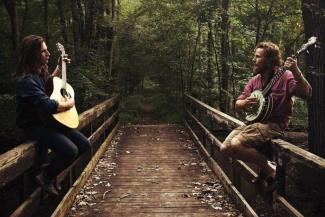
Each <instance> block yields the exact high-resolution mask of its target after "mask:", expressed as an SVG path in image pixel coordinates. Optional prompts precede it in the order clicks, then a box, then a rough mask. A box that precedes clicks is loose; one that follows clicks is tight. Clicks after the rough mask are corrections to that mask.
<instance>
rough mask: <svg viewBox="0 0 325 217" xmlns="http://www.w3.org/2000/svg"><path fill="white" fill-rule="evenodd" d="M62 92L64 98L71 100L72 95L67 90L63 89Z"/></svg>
mask: <svg viewBox="0 0 325 217" xmlns="http://www.w3.org/2000/svg"><path fill="white" fill-rule="evenodd" d="M60 92H61V95H62V96H63V97H66V98H71V95H70V93H69V92H68V91H67V90H66V89H64V88H62V89H61V91H60Z"/></svg>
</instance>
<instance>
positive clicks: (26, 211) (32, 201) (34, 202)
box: [10, 187, 42, 217]
mask: <svg viewBox="0 0 325 217" xmlns="http://www.w3.org/2000/svg"><path fill="white" fill-rule="evenodd" d="M41 192H42V190H41V188H40V187H38V188H37V189H36V190H35V191H34V192H33V193H32V194H31V195H30V196H29V197H28V198H27V199H26V200H25V201H24V203H22V204H21V205H20V206H19V207H18V209H16V210H15V211H14V212H13V213H12V214H11V215H10V217H30V216H33V214H34V212H35V210H36V209H37V207H38V206H39V204H40V201H41V195H42V194H41Z"/></svg>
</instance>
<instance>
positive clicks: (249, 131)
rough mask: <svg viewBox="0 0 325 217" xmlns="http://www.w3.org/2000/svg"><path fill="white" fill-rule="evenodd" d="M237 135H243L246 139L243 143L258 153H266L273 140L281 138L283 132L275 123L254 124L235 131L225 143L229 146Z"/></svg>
mask: <svg viewBox="0 0 325 217" xmlns="http://www.w3.org/2000/svg"><path fill="white" fill-rule="evenodd" d="M237 135H241V136H242V137H243V138H244V141H243V143H244V144H245V145H247V146H251V147H253V148H255V149H256V150H257V151H259V152H262V153H265V149H266V148H267V146H268V145H269V144H270V141H271V140H272V139H276V138H281V137H282V136H283V132H282V130H281V128H280V127H279V125H278V124H276V123H273V122H269V123H253V124H249V125H246V126H240V127H237V128H236V129H234V130H233V131H232V132H231V133H230V134H229V135H228V136H227V138H226V139H225V141H224V143H225V144H226V145H228V144H229V143H230V141H231V140H232V139H233V138H234V137H236V136H237Z"/></svg>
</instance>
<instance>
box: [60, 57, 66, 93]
mask: <svg viewBox="0 0 325 217" xmlns="http://www.w3.org/2000/svg"><path fill="white" fill-rule="evenodd" d="M64 55H65V54H64V53H62V55H61V61H62V71H61V77H62V88H63V89H67V65H66V63H65V61H63V57H64Z"/></svg>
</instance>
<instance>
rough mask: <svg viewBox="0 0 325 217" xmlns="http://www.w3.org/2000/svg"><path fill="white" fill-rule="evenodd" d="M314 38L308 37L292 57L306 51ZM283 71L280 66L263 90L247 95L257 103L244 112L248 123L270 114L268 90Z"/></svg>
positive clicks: (284, 69) (260, 119)
mask: <svg viewBox="0 0 325 217" xmlns="http://www.w3.org/2000/svg"><path fill="white" fill-rule="evenodd" d="M316 40H317V38H316V37H314V36H313V37H310V38H309V39H308V42H307V43H305V44H303V45H302V46H301V48H300V49H299V50H298V51H297V52H296V55H293V57H296V58H298V56H299V55H300V54H301V53H302V52H304V51H306V50H307V48H308V47H309V46H311V45H313V44H315V43H316ZM285 71H286V68H285V67H281V68H280V69H279V70H278V71H277V72H276V73H275V75H274V76H273V78H272V79H271V81H270V82H269V83H268V84H267V85H266V87H265V88H264V89H263V90H254V91H253V92H252V93H251V95H250V96H249V97H250V98H257V100H258V103H257V104H256V105H254V106H252V108H251V109H250V110H249V111H247V112H246V117H245V119H246V121H247V122H248V123H252V122H257V121H264V120H266V119H267V118H268V117H269V116H270V114H271V112H272V110H273V98H272V94H270V90H271V89H272V87H273V85H274V84H275V83H276V82H277V81H278V80H279V79H280V78H281V76H282V75H283V74H284V72H285Z"/></svg>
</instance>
